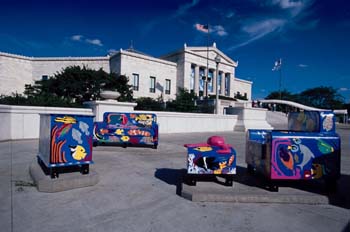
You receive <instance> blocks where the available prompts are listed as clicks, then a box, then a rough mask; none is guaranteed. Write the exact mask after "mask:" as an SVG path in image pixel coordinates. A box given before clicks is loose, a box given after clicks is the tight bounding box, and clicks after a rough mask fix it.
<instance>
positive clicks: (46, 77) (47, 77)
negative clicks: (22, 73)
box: [41, 75, 49, 81]
mask: <svg viewBox="0 0 350 232" xmlns="http://www.w3.org/2000/svg"><path fill="white" fill-rule="evenodd" d="M48 79H49V76H48V75H42V76H41V80H42V81H47V80H48Z"/></svg>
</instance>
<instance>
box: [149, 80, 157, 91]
mask: <svg viewBox="0 0 350 232" xmlns="http://www.w3.org/2000/svg"><path fill="white" fill-rule="evenodd" d="M150 80H151V83H150V88H149V92H150V93H155V92H156V78H155V77H150Z"/></svg>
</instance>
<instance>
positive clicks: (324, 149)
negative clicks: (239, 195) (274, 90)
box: [245, 111, 341, 191]
mask: <svg viewBox="0 0 350 232" xmlns="http://www.w3.org/2000/svg"><path fill="white" fill-rule="evenodd" d="M340 142H341V141H340V137H339V135H338V134H337V133H336V132H335V116H334V113H333V112H331V111H304V112H291V113H289V116H288V130H254V129H253V130H248V131H247V139H246V157H245V159H246V163H247V168H248V172H250V173H255V172H258V173H261V174H263V175H264V176H265V177H266V178H267V179H268V180H269V181H270V183H271V185H270V186H269V188H271V189H270V190H271V191H278V186H277V185H276V184H275V183H274V180H311V179H321V178H322V179H324V180H325V181H326V184H327V188H328V189H332V190H334V189H335V188H336V181H337V179H338V178H339V177H340V154H341V146H340Z"/></svg>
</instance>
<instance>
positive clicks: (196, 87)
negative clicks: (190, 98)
mask: <svg viewBox="0 0 350 232" xmlns="http://www.w3.org/2000/svg"><path fill="white" fill-rule="evenodd" d="M193 84H194V85H193V87H194V93H195V94H197V96H198V95H199V66H198V65H196V66H195V67H194V83H193Z"/></svg>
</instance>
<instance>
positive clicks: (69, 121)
mask: <svg viewBox="0 0 350 232" xmlns="http://www.w3.org/2000/svg"><path fill="white" fill-rule="evenodd" d="M55 122H63V123H64V124H74V123H76V122H77V120H76V119H75V118H73V117H70V116H64V117H63V118H61V117H56V118H55Z"/></svg>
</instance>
